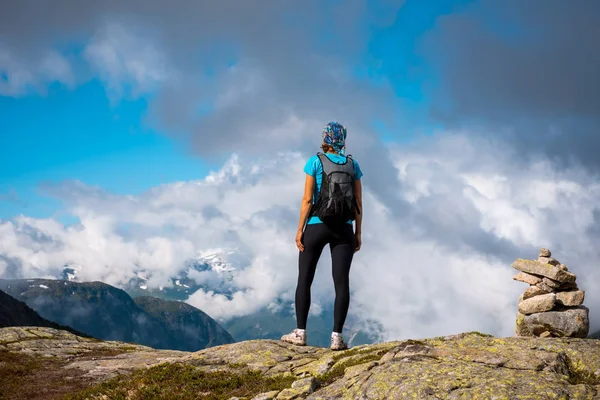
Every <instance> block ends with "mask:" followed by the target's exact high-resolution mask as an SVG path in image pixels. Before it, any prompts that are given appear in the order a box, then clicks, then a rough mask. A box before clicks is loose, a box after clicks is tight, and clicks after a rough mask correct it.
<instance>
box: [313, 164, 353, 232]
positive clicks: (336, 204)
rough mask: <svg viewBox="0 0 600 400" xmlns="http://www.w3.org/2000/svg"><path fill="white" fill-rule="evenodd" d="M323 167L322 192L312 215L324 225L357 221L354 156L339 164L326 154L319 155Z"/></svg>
mask: <svg viewBox="0 0 600 400" xmlns="http://www.w3.org/2000/svg"><path fill="white" fill-rule="evenodd" d="M317 156H318V157H319V160H320V161H321V166H322V167H323V173H322V175H321V176H322V180H321V190H320V192H319V194H318V197H317V201H316V202H315V204H314V205H313V209H312V212H311V215H316V216H317V217H319V219H320V220H321V221H323V222H324V223H326V224H328V223H344V222H347V221H348V220H354V219H355V214H354V212H355V210H356V211H358V212H360V210H358V204H357V202H356V197H355V196H354V162H353V161H352V156H351V155H348V156H347V157H346V162H345V163H343V164H338V163H335V162H333V161H331V160H330V159H329V158H328V157H327V156H326V155H325V154H323V153H321V152H319V153H317Z"/></svg>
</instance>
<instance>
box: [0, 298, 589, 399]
mask: <svg viewBox="0 0 600 400" xmlns="http://www.w3.org/2000/svg"><path fill="white" fill-rule="evenodd" d="M536 297H537V296H536ZM572 310H575V311H578V310H577V309H572ZM554 312H555V311H550V312H545V313H540V314H532V315H527V316H524V315H523V316H522V320H523V322H524V323H525V320H528V319H529V320H530V321H531V320H534V319H535V318H534V317H535V316H544V315H549V314H552V313H554ZM519 319H520V317H519V316H517V320H519ZM534 326H535V324H534ZM544 332H549V333H550V334H551V335H552V336H558V335H557V332H556V331H555V330H554V329H548V328H543V327H541V328H539V331H537V335H547V333H544ZM115 349H117V350H116V352H115V353H113V350H115ZM80 350H81V351H83V352H84V353H85V355H81V356H80V355H78V352H79V351H80ZM92 351H94V352H92ZM3 354H13V355H17V356H18V357H15V359H16V360H18V361H19V362H20V361H21V360H22V359H23V358H26V357H28V355H33V356H35V357H39V358H40V359H44V360H47V361H46V362H48V363H55V364H52V365H47V366H46V365H45V366H44V369H42V370H40V371H41V372H40V371H38V372H37V373H35V374H30V375H25V376H24V377H22V376H21V374H23V373H25V374H27V372H26V371H25V372H24V371H23V370H22V369H17V370H16V371H17V372H16V374H15V375H14V376H13V375H11V378H10V379H15V380H19V379H21V381H20V382H19V385H17V386H15V387H16V388H17V390H19V391H20V393H19V395H21V397H22V398H41V397H40V395H39V393H38V394H37V397H36V396H35V393H34V392H32V390H35V388H37V390H40V388H43V390H44V391H45V393H46V394H47V393H51V394H52V396H53V397H56V398H63V397H64V396H65V395H75V394H76V393H79V391H80V390H82V389H85V390H86V396H85V397H87V398H95V399H108V398H138V397H140V396H143V394H144V393H143V392H141V391H140V392H138V391H137V390H138V388H142V387H144V386H146V390H148V391H150V392H149V393H152V396H153V397H155V398H165V397H172V396H173V395H174V393H177V394H178V395H179V394H181V398H214V397H217V396H214V393H210V389H203V391H202V392H197V391H196V390H197V389H195V387H194V385H192V386H188V385H187V383H188V382H187V381H185V380H183V381H181V380H179V379H173V375H172V374H156V372H152V371H157V368H158V371H160V368H161V367H157V365H158V364H161V363H167V364H171V365H175V364H176V365H184V366H186V367H190V371H192V372H193V371H195V370H196V369H197V370H200V371H204V372H206V373H210V372H212V371H228V372H231V373H232V374H233V375H231V376H232V377H228V376H229V375H224V376H221V375H219V379H224V380H228V379H232V380H231V381H225V382H224V385H223V386H222V387H225V388H226V387H229V386H231V387H232V388H238V390H239V386H237V385H239V381H238V380H237V379H238V378H236V376H237V375H236V374H238V373H242V372H244V371H248V370H256V371H266V372H264V373H261V372H258V375H256V376H254V377H252V381H251V382H252V383H251V384H250V385H249V386H248V390H245V393H244V394H243V397H242V395H241V394H240V392H239V391H236V392H231V394H229V393H223V394H219V395H218V397H219V398H224V399H229V398H231V397H232V396H234V395H237V396H240V398H242V399H252V400H272V399H274V398H275V399H301V398H308V399H315V400H316V399H344V398H345V399H364V400H367V399H389V400H395V399H406V398H408V399H454V400H458V399H504V398H506V399H508V398H510V399H518V398H522V399H525V398H528V399H535V398H565V399H591V398H593V397H594V396H595V393H596V390H597V389H598V388H599V385H600V376H599V375H600V373H597V371H600V341H598V340H592V339H577V338H561V337H553V338H548V339H540V338H539V337H501V338H498V337H493V336H491V335H487V334H482V333H479V332H462V333H458V334H454V335H449V336H441V337H435V338H430V339H420V340H402V341H395V342H386V343H377V344H372V345H368V346H364V347H363V346H358V347H355V348H352V349H350V350H349V351H344V352H336V353H332V352H331V351H330V350H329V349H328V348H325V349H323V348H316V347H311V346H302V347H299V346H293V345H287V344H285V343H282V342H280V341H277V340H252V341H247V342H238V343H235V344H227V345H222V346H216V347H212V348H208V349H205V350H202V351H199V352H195V353H187V352H172V351H167V350H154V349H150V348H147V347H143V346H135V345H130V344H126V343H117V342H102V341H97V340H93V339H85V338H81V337H76V336H74V335H71V336H69V335H66V336H65V335H63V333H61V331H56V330H46V328H4V329H0V355H3ZM52 354H55V355H56V356H55V357H52V356H51V355H52ZM82 354H83V353H82ZM332 355H333V363H334V364H335V365H336V367H334V368H333V369H329V370H328V371H327V372H326V373H325V374H324V375H323V376H321V375H318V374H317V373H316V368H318V367H317V366H322V365H324V364H328V363H329V362H325V360H327V359H328V358H329V357H331V356H332ZM384 355H387V356H384ZM382 357H386V361H385V362H383V358H382ZM92 358H95V360H94V361H93V364H92V363H89V364H88V363H80V364H79V365H80V366H81V368H79V367H72V364H73V363H74V362H81V361H86V360H87V359H89V360H92ZM8 359H10V358H8ZM4 360H7V358H4V359H2V362H3V364H2V366H3V367H5V366H6V365H5V364H6V361H4ZM122 360H128V363H129V365H130V366H134V368H135V369H137V370H139V371H138V373H136V374H130V371H131V370H130V369H126V370H118V369H117V370H116V371H115V372H116V374H119V375H122V376H121V377H120V378H119V380H114V381H109V382H106V383H105V384H100V383H101V382H104V381H106V375H100V374H96V375H92V376H90V375H88V374H87V373H88V372H89V371H90V370H95V371H98V370H102V369H103V368H104V367H106V366H109V367H110V366H114V365H117V364H118V363H121V362H122ZM133 360H135V361H133ZM311 364H312V367H311V368H310V369H308V370H307V371H310V374H315V375H313V376H309V377H307V379H300V380H296V381H293V380H294V377H295V371H296V370H297V369H300V368H303V367H305V366H308V365H311ZM8 366H9V368H3V373H4V372H5V371H9V373H11V372H10V371H11V369H10V366H11V365H10V364H9V365H8ZM150 366H155V367H154V368H151V369H148V367H150ZM42 372H43V373H42ZM56 373H60V374H62V375H60V376H59V375H55V374H56ZM263 377H265V378H267V377H268V378H271V377H273V378H277V377H281V378H284V379H283V380H278V379H277V380H276V381H275V382H277V383H276V384H277V385H280V386H277V387H276V388H277V390H274V391H272V392H268V393H264V392H263V393H261V391H262V390H267V389H265V386H264V385H263V384H262V382H261V381H260V379H262V378H263ZM148 378H151V379H148ZM1 379H5V380H4V381H2V382H6V377H5V376H4V375H2V376H0V380H1ZM50 379H54V381H56V385H55V386H52V387H50V386H49V385H50V384H51V383H52V381H51V380H50ZM192 379H193V378H192ZM316 381H318V382H319V383H320V385H319V386H318V387H317V386H315V382H316ZM70 382H79V386H77V387H75V388H74V389H73V386H69V385H71V383H70ZM142 382H144V383H143V385H142V386H140V383H142ZM255 384H256V385H255ZM175 385H176V387H175ZM186 386H187V387H186ZM32 388H34V389H32ZM190 389H192V390H193V393H191V395H190V391H189V390H190ZM244 389H246V388H244ZM3 390H5V387H4V386H2V385H0V393H1V394H2V395H3V394H4V393H6V391H4V392H3ZM311 391H312V392H311ZM183 392H185V395H184V394H183ZM309 392H311V393H309ZM87 393H91V394H90V396H87ZM548 393H549V394H548ZM2 395H0V397H2ZM194 396H196V397H194ZM5 397H6V396H5ZM8 397H9V398H10V394H9V396H8ZM67 397H71V396H67ZM74 397H75V398H80V397H81V396H78V395H75V396H74ZM81 398H83V397H81Z"/></svg>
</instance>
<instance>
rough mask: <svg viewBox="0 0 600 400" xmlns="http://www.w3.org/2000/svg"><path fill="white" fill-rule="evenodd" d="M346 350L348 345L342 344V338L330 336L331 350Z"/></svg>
mask: <svg viewBox="0 0 600 400" xmlns="http://www.w3.org/2000/svg"><path fill="white" fill-rule="evenodd" d="M347 348H348V344H347V343H346V342H344V339H343V338H342V336H337V335H335V336H332V337H331V350H346V349H347Z"/></svg>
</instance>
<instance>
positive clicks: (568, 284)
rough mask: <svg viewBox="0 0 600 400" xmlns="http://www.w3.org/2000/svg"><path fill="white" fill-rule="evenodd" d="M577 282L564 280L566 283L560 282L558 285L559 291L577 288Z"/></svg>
mask: <svg viewBox="0 0 600 400" xmlns="http://www.w3.org/2000/svg"><path fill="white" fill-rule="evenodd" d="M577 289H578V287H577V283H576V282H566V283H561V284H560V286H559V287H558V290H559V291H567V290H577Z"/></svg>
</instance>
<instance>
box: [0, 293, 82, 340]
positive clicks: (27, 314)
mask: <svg viewBox="0 0 600 400" xmlns="http://www.w3.org/2000/svg"><path fill="white" fill-rule="evenodd" d="M9 326H42V327H48V328H54V329H62V330H67V331H69V332H71V333H73V334H76V335H80V336H81V335H82V333H81V332H78V331H76V330H75V329H72V328H70V327H67V326H62V325H59V324H57V323H55V322H52V321H48V320H47V319H45V318H42V317H41V316H40V315H39V314H38V313H36V312H35V311H34V310H32V309H31V308H30V307H29V306H28V305H27V304H25V303H23V302H22V301H19V300H17V299H15V298H14V297H12V296H9V295H8V294H7V293H5V292H3V291H1V290H0V328H5V327H9Z"/></svg>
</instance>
